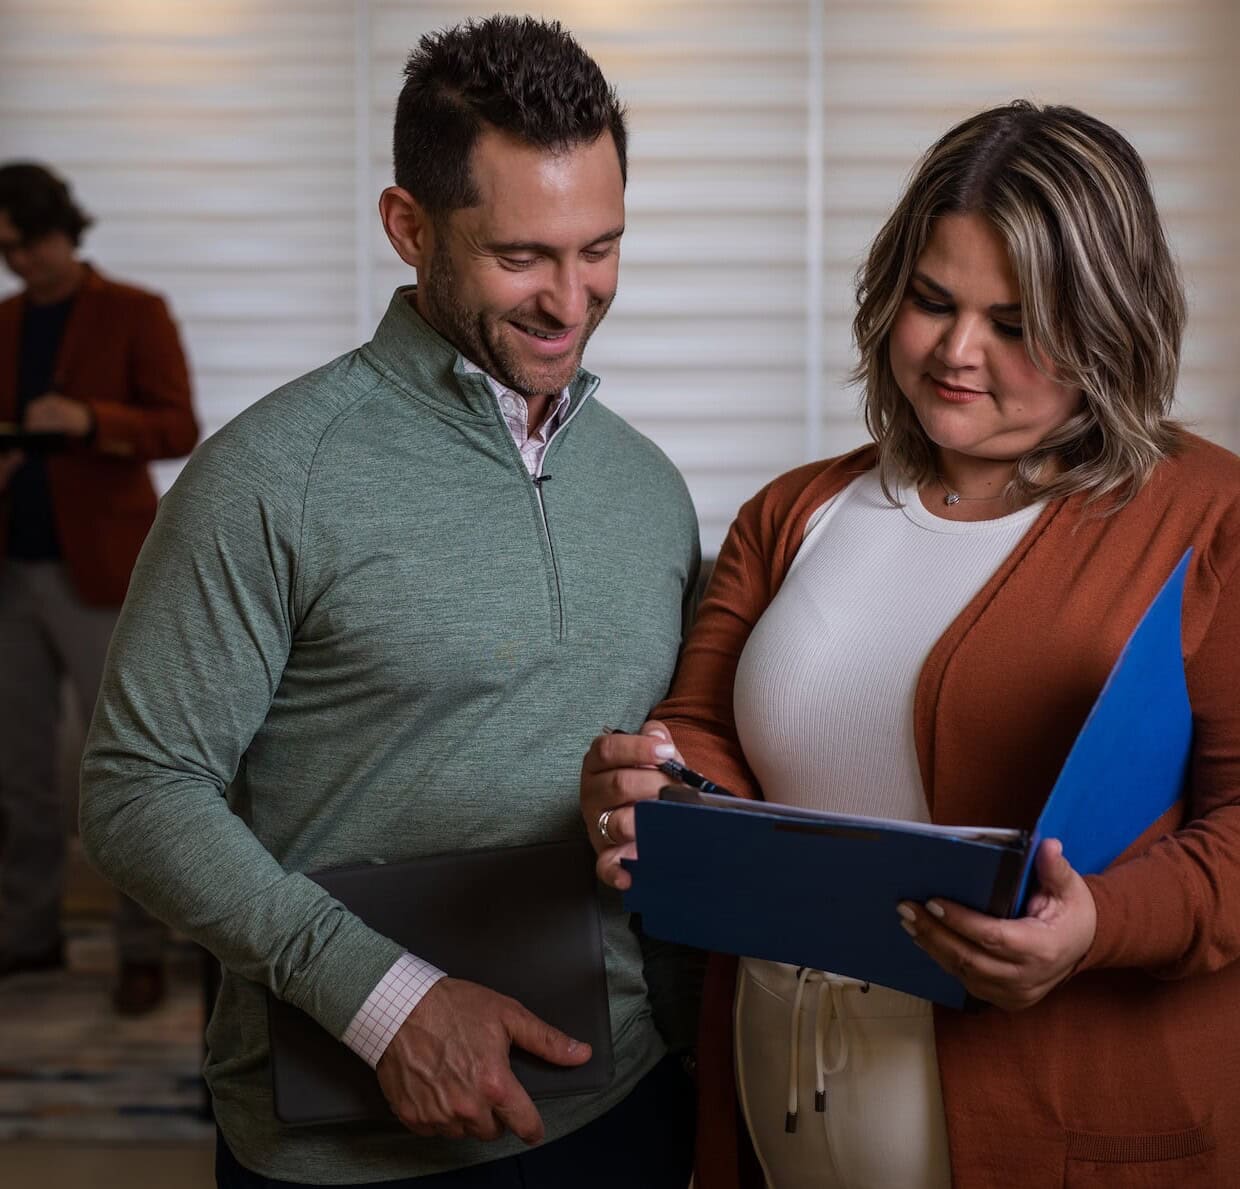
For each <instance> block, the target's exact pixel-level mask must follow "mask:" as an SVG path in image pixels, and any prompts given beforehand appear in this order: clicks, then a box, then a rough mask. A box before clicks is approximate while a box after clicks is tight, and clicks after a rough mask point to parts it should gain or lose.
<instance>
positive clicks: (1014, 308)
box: [913, 272, 1020, 314]
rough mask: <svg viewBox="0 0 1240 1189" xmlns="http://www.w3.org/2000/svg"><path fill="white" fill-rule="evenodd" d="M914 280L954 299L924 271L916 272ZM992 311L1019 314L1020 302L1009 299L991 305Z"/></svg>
mask: <svg viewBox="0 0 1240 1189" xmlns="http://www.w3.org/2000/svg"><path fill="white" fill-rule="evenodd" d="M913 280H915V281H920V282H921V283H922V284H923V285H925V287H926V288H927V289H933V290H934V291H935V293H937V294H938V295H939V296H940V297H945V298H947V299H948V301H951V300H952V293H951V290H950V289H944V288H943V286H942V285H940V284H939V283H938V282H937V281H932V280H931V279H930V278H929V277H928V276H926V274H925V273H924V272H915V273H914V274H913ZM990 312H991V313H992V314H1019V313H1020V302H1019V301H1009V302H1007V303H1005V304H1003V305H993V306H991V307H990Z"/></svg>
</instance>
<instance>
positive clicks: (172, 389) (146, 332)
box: [0, 266, 198, 606]
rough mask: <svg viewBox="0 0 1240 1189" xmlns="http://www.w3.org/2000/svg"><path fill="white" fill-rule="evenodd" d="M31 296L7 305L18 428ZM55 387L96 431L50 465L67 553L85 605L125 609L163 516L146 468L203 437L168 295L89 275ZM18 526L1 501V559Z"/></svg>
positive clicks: (6, 376)
mask: <svg viewBox="0 0 1240 1189" xmlns="http://www.w3.org/2000/svg"><path fill="white" fill-rule="evenodd" d="M24 308H25V297H24V296H23V295H21V294H18V295H17V296H16V297H12V298H9V299H8V300H7V301H4V302H0V422H3V421H15V420H16V419H17V355H18V347H19V339H20V336H21V324H22V312H23V310H24ZM53 388H54V390H55V391H56V392H59V393H61V394H62V395H64V396H68V397H72V398H73V399H74V400H80V401H83V402H85V403H86V404H88V405H89V406H90V408H91V411H92V412H93V413H94V417H95V434H94V437H93V438H92V439H91V441H90V442H88V443H80V444H74V445H71V446H70V447H69V448H68V449H67V450H65V451H63V452H62V453H56V454H51V455H49V456H48V464H47V465H48V479H49V483H50V485H51V490H52V505H53V509H54V514H55V518H56V529H57V532H58V534H59V537H60V548H61V552H62V555H63V559H64V564H65V568H66V570H67V571H68V574H69V578H70V581H71V582H72V583H73V586H74V589H75V590H76V591H77V594H78V596H79V597H80V598H81V599H82V600H83V601H84V602H86V603H90V604H93V605H96V606H119V605H120V604H121V602H122V601H123V600H124V598H125V590H126V588H127V587H128V585H129V574H130V571H131V570H132V569H133V564H134V561H135V560H136V559H137V556H138V550H139V549H141V548H142V542H143V541H144V540H145V539H146V534H147V532H148V531H149V530H150V527H151V522H152V521H153V520H154V518H155V506H156V502H157V500H156V495H155V488H154V486H153V485H152V483H151V478H150V475H149V473H148V471H147V463H148V462H151V461H152V460H154V459H159V458H179V457H180V456H181V455H184V454H188V453H189V452H190V451H191V450H192V449H193V447H194V443H195V442H197V440H198V423H197V421H196V420H195V418H194V411H193V406H192V404H191V401H190V383H189V371H188V369H187V367H186V365H185V353H184V352H183V351H182V349H181V341H180V338H179V336H178V334H177V328H176V325H175V324H174V323H173V321H172V317H171V315H170V314H169V312H168V307H167V305H165V303H164V300H163V298H161V297H159V296H158V295H157V294H154V293H148V292H146V291H145V290H143V289H138V288H135V287H134V286H132V285H124V284H121V283H119V282H117V281H113V280H111V279H109V278H107V277H104V276H101V275H100V274H99V273H98V272H96V271H95V270H94V269H93V268H91V267H89V266H88V267H87V270H86V276H85V279H84V280H83V282H82V286H81V288H80V289H79V290H78V294H77V300H76V301H75V302H74V305H73V309H72V311H71V313H70V315H69V323H68V325H67V326H66V328H65V337H64V341H63V342H62V343H61V347H60V354H59V355H58V356H57V360H56V371H55V375H54V383H53ZM8 529H9V508H8V501H7V499H6V498H5V497H4V495H3V494H0V559H3V557H4V555H5V549H4V541H5V538H6V537H7V535H8Z"/></svg>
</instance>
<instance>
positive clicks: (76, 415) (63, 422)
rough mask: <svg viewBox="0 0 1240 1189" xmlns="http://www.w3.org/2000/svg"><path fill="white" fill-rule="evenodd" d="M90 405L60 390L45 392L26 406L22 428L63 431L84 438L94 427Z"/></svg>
mask: <svg viewBox="0 0 1240 1189" xmlns="http://www.w3.org/2000/svg"><path fill="white" fill-rule="evenodd" d="M94 425H95V418H94V416H93V415H92V414H91V411H90V406H89V405H87V404H85V403H84V402H82V401H80V400H74V399H73V398H72V397H68V396H62V395H61V394H60V393H59V392H45V393H44V394H43V395H42V396H38V397H35V399H34V400H32V401H31V402H30V404H28V405H27V406H26V416H25V420H24V421H23V422H22V428H23V429H28V430H31V431H32V432H35V433H63V434H68V435H69V436H70V437H73V438H84V437H87V436H88V435H89V434H90V431H91V430H92V429H93V428H94Z"/></svg>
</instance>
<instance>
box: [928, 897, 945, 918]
mask: <svg viewBox="0 0 1240 1189" xmlns="http://www.w3.org/2000/svg"><path fill="white" fill-rule="evenodd" d="M926 911H927V912H928V913H929V914H930V915H931V916H932V917H936V918H937V919H938V920H940V921H941V920H942V919H943V906H942V905H941V904H940V903H939V902H938V901H937V900H927V901H926Z"/></svg>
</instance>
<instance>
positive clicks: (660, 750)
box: [654, 743, 676, 760]
mask: <svg viewBox="0 0 1240 1189" xmlns="http://www.w3.org/2000/svg"><path fill="white" fill-rule="evenodd" d="M654 754H655V755H657V756H658V757H659V759H661V760H670V759H671V758H672V756H674V755H675V754H676V748H675V746H674V745H673V744H671V743H660V744H659V745H658V746H657V747H656V748H655V749H654Z"/></svg>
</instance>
